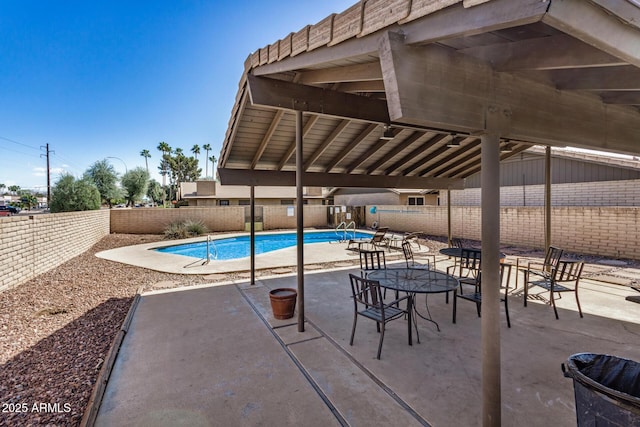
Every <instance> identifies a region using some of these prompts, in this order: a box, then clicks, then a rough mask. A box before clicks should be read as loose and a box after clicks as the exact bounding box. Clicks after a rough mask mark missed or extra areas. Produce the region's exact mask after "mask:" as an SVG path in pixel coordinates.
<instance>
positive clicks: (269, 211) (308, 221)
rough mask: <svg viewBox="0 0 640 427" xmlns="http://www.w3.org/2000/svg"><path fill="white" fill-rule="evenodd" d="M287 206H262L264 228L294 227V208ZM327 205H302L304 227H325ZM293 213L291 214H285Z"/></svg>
mask: <svg viewBox="0 0 640 427" xmlns="http://www.w3.org/2000/svg"><path fill="white" fill-rule="evenodd" d="M289 208H290V207H289V206H274V205H268V206H263V207H262V213H263V215H264V229H265V230H277V229H283V228H288V229H291V228H296V221H297V219H296V208H295V207H293V208H292V209H289ZM327 209H328V206H312V205H307V206H304V209H303V211H302V212H303V213H302V216H303V223H304V226H305V227H326V226H327ZM289 213H293V216H287V215H288V214H289Z"/></svg>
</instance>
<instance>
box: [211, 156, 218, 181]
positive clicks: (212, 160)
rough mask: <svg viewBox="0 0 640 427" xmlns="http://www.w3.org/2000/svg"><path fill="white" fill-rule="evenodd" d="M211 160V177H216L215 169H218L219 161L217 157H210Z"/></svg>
mask: <svg viewBox="0 0 640 427" xmlns="http://www.w3.org/2000/svg"><path fill="white" fill-rule="evenodd" d="M209 160H211V176H213V177H215V174H214V173H213V169H214V168H215V167H216V162H217V161H218V159H216V156H211V157H209Z"/></svg>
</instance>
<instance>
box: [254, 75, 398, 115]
mask: <svg viewBox="0 0 640 427" xmlns="http://www.w3.org/2000/svg"><path fill="white" fill-rule="evenodd" d="M247 82H248V85H249V95H250V97H251V103H252V104H253V105H261V106H265V107H271V108H279V109H285V110H296V111H304V112H310V113H316V114H323V115H328V116H334V117H341V118H344V119H352V120H361V121H367V122H377V123H389V112H388V111H387V103H386V102H385V101H384V100H380V99H375V98H369V97H366V96H358V95H354V94H351V93H343V92H336V91H334V90H329V89H322V88H318V87H315V86H305V85H301V84H297V83H291V82H285V81H282V80H275V79H269V78H266V77H256V76H253V75H248V76H247Z"/></svg>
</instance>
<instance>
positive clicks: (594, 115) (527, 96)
mask: <svg viewBox="0 0 640 427" xmlns="http://www.w3.org/2000/svg"><path fill="white" fill-rule="evenodd" d="M492 3H493V2H492ZM639 46H640V44H639ZM380 60H381V64H382V69H383V74H384V76H385V77H384V79H385V87H386V88H387V102H388V107H389V114H390V116H391V119H392V121H399V122H407V123H413V124H420V125H424V126H429V127H435V128H441V129H443V128H444V129H452V130H455V131H461V132H465V133H471V134H477V133H478V132H481V131H482V130H483V129H484V127H485V126H486V123H485V116H484V113H483V112H484V111H485V109H486V108H487V107H488V106H494V107H495V108H499V109H500V110H501V111H502V114H503V116H505V118H507V117H508V118H510V120H509V128H508V129H505V130H504V133H503V134H501V137H503V138H509V139H514V140H523V141H531V142H532V143H537V144H543V145H561V146H566V145H575V146H577V147H585V148H595V149H605V150H610V151H616V152H621V153H630V154H633V153H637V152H638V146H637V142H636V137H637V135H638V134H640V113H639V112H638V111H637V110H636V109H633V108H627V107H621V106H612V105H606V104H604V103H603V102H602V101H601V100H600V99H599V98H597V97H595V96H593V95H591V94H585V93H581V92H577V91H576V92H574V91H571V92H569V91H558V90H557V89H556V88H555V87H552V86H549V85H546V84H543V83H540V82H534V81H531V80H527V79H525V78H522V77H520V76H517V75H512V74H507V73H498V72H495V71H494V70H493V69H492V68H491V66H490V65H489V64H487V63H485V62H483V61H480V60H478V59H476V58H471V57H468V56H466V55H462V54H459V53H457V52H455V51H453V50H451V49H448V48H443V47H440V46H436V45H429V46H424V47H412V46H407V45H406V44H404V42H403V38H402V37H401V36H399V35H397V34H392V33H387V34H385V37H384V38H383V40H382V42H381V50H380ZM416 76H429V78H428V79H419V78H416Z"/></svg>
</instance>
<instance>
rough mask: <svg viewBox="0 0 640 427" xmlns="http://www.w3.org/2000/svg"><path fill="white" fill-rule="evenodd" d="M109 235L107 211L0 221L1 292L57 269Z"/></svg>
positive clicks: (11, 218)
mask: <svg viewBox="0 0 640 427" xmlns="http://www.w3.org/2000/svg"><path fill="white" fill-rule="evenodd" d="M108 234H109V211H108V210H99V211H87V212H69V213H58V214H35V215H17V216H12V217H3V218H0V290H4V289H8V288H11V287H15V286H18V285H20V284H22V283H24V282H26V281H27V280H30V279H32V278H34V277H36V276H38V275H39V274H42V273H44V272H46V271H48V270H50V269H52V268H54V267H57V266H58V265H60V264H62V263H63V262H65V261H68V260H69V259H71V258H73V257H75V256H77V255H80V254H81V253H83V252H85V251H86V250H87V249H89V248H90V247H91V246H93V245H94V244H95V243H97V242H98V241H100V239H102V238H103V237H104V236H106V235H108Z"/></svg>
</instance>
